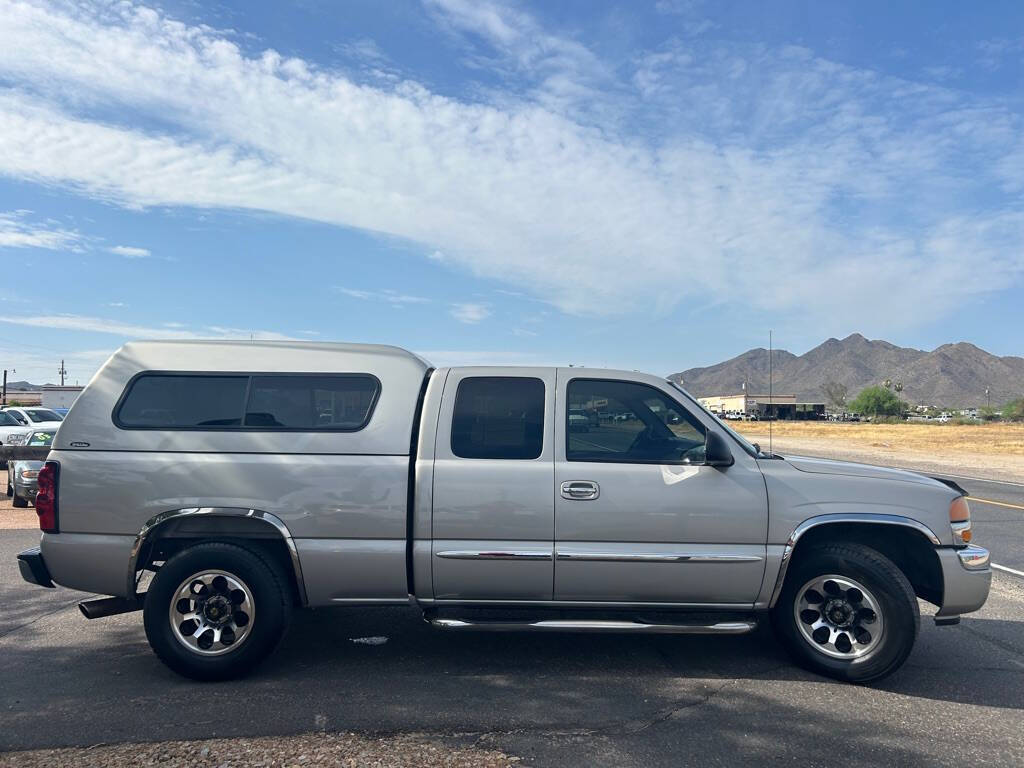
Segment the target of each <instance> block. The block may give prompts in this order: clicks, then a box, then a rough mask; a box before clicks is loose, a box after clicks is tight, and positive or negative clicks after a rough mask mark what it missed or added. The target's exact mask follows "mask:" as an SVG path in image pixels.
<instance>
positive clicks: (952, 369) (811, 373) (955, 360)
mask: <svg viewBox="0 0 1024 768" xmlns="http://www.w3.org/2000/svg"><path fill="white" fill-rule="evenodd" d="M669 378H670V379H672V380H674V381H680V382H682V384H683V386H684V387H686V389H687V390H688V391H689V392H691V393H692V394H694V395H697V396H701V397H703V396H707V395H729V394H738V393H740V392H741V391H742V390H743V385H744V382H746V388H747V391H748V392H750V393H751V394H762V393H766V392H767V391H768V350H766V349H763V348H758V349H751V350H749V351H747V352H744V353H743V354H742V355H739V356H737V357H734V358H732V359H731V360H726V361H725V362H723V363H718V364H717V365H711V366H708V367H706V368H691V369H689V370H687V371H682V372H680V373H674V374H672V375H671V376H669ZM886 379H890V380H892V381H893V382H897V381H899V382H902V383H903V399H904V400H906V401H907V402H909V403H913V404H926V405H935V406H942V407H971V406H982V405H986V404H987V402H988V401H989V400H990V401H991V403H992V405H993V406H997V405H1002V404H1003V403H1005V402H1008V401H1010V400H1013V399H1016V398H1019V397H1022V396H1024V357H1012V356H1008V357H998V356H996V355H993V354H990V353H988V352H986V351H985V350H983V349H980V348H978V347H976V346H974V345H973V344H969V343H967V342H959V343H956V344H943V345H942V346H941V347H938V348H936V349H933V350H932V351H930V352H927V351H925V350H920V349H912V348H910V347H898V346H896V345H895V344H890V343H889V342H887V341H881V340H870V339H866V338H864V337H863V336H861V335H860V334H859V333H854V334H851V335H850V336H847V337H846V338H845V339H829V340H828V341H826V342H824V343H823V344H819V345H818V346H817V347H815V348H814V349H812V350H810V351H809V352H806V353H804V354H802V355H794V354H792V353H791V352H787V351H786V350H784V349H776V350H774V351H773V352H772V385H773V390H774V391H775V392H776V393H778V394H795V395H797V399H798V400H801V401H813V402H828V398H827V397H826V395H825V389H826V386H827V385H828V384H830V383H838V384H841V385H843V386H845V387H846V388H847V393H848V394H847V400H848V401H849V400H852V399H853V398H854V397H856V396H857V393H858V392H860V390H862V389H863V388H864V387H869V386H873V385H877V384H881V383H882V382H883V381H885V380H886ZM986 389H988V390H989V395H988V396H986V394H985V390H986Z"/></svg>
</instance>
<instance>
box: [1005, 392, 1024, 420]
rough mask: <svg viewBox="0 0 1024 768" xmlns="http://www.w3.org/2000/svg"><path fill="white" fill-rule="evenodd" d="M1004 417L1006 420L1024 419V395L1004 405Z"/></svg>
mask: <svg viewBox="0 0 1024 768" xmlns="http://www.w3.org/2000/svg"><path fill="white" fill-rule="evenodd" d="M1003 419H1005V420H1006V421H1024V397H1020V398H1017V399H1016V400H1011V401H1010V402H1008V403H1007V404H1006V405H1004V406H1003Z"/></svg>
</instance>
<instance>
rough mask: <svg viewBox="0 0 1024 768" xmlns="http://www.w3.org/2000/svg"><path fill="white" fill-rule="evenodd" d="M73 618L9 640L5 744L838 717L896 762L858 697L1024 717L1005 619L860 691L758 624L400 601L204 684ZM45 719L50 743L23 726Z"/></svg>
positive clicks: (796, 729)
mask: <svg viewBox="0 0 1024 768" xmlns="http://www.w3.org/2000/svg"><path fill="white" fill-rule="evenodd" d="M66 611H67V613H66V614H61V615H60V616H59V617H57V616H54V617H52V618H51V619H48V620H47V621H45V622H39V623H38V624H37V625H33V627H26V628H22V629H19V630H16V631H15V632H12V633H10V634H9V635H7V636H6V637H4V638H3V639H2V645H0V677H3V678H4V679H5V684H4V685H3V686H0V734H3V735H2V736H0V749H4V748H6V749H11V748H26V747H30V746H41V745H59V744H62V743H75V742H76V741H77V740H79V739H84V740H85V743H95V742H100V741H109V742H113V741H119V740H120V741H132V740H136V741H151V740H159V739H172V738H182V737H183V736H182V730H181V728H182V725H183V724H187V725H188V733H189V736H188V738H201V737H209V736H212V735H232V734H238V735H242V734H246V735H248V734H265V735H273V734H284V733H295V732H301V731H309V730H315V729H318V728H323V729H328V730H359V731H403V732H407V731H416V732H425V733H431V732H433V733H439V734H450V733H453V732H462V733H489V734H493V733H505V734H510V733H513V732H520V731H524V730H525V731H528V732H533V733H535V734H553V733H559V734H565V733H570V734H577V735H587V736H588V737H594V738H597V737H602V738H603V737H605V736H607V737H609V738H611V737H613V736H614V738H616V739H626V740H630V739H634V738H636V739H642V738H648V737H650V736H651V735H652V733H653V732H655V731H658V730H661V729H672V728H678V727H679V723H678V722H676V721H678V720H679V719H681V718H687V723H688V725H687V728H690V727H691V726H690V724H689V723H690V720H689V718H695V719H698V720H700V721H702V722H703V721H705V720H707V721H708V723H709V725H708V728H710V729H712V730H713V731H714V732H715V733H716V734H717V738H718V739H720V740H721V739H726V742H727V741H728V739H729V738H730V736H729V734H730V733H731V735H732V737H735V738H736V739H737V749H739V748H740V745H739V740H740V739H741V736H743V734H749V733H753V732H756V733H757V734H759V735H760V737H763V738H765V739H773V738H778V739H780V740H783V741H785V742H786V743H787V744H793V743H802V741H803V740H804V739H806V740H807V742H808V747H810V746H811V742H812V741H813V739H814V738H818V739H819V741H820V739H821V732H822V731H821V729H822V728H823V727H825V726H824V725H823V723H829V722H831V723H832V725H831V726H828V727H834V728H837V729H840V730H841V731H842V733H843V734H844V741H846V742H847V743H850V740H851V739H853V738H856V735H857V732H858V731H863V733H864V734H865V736H864V738H868V736H867V734H870V740H871V746H870V748H869V750H868V751H867V752H865V753H864V754H865V755H871V756H873V759H875V760H882V759H888V760H896V761H898V762H899V763H905V762H907V761H908V760H910V759H911V758H912V757H914V756H915V753H914V752H913V747H912V746H908V743H909V742H908V739H907V735H906V733H905V732H903V731H900V730H899V728H907V727H910V726H908V725H906V724H905V723H906V721H905V720H899V719H898V718H897V719H895V720H894V722H896V721H898V722H899V723H904V725H893V731H892V734H891V736H892V738H891V739H889V740H887V738H886V734H885V733H884V732H883V730H884V727H885V726H883V725H880V724H879V721H878V719H877V718H866V717H865V718H859V717H857V716H856V715H855V714H851V713H850V711H849V710H847V711H846V714H845V715H844V714H843V710H844V708H846V707H848V706H849V705H850V702H851V701H852V702H854V703H855V704H857V706H863V707H864V708H865V710H864V711H868V710H870V709H873V708H877V707H878V706H879V702H880V701H888V702H889V704H890V705H893V706H895V705H896V704H897V703H898V702H899V700H900V699H902V698H903V697H905V696H909V697H916V698H918V699H928V700H934V701H936V702H949V703H953V704H971V705H981V706H985V707H997V708H1003V709H1016V710H1020V709H1024V684H1022V683H1024V656H1022V650H1024V649H1022V648H1021V646H1022V629H1024V625H1022V623H1021V622H1012V621H1000V620H992V619H965V620H964V622H963V624H962V625H961V626H960V627H959V628H952V629H949V628H947V629H941V630H938V629H936V628H934V627H932V626H930V623H929V624H923V629H922V636H921V640H920V642H919V645H918V647H917V649H916V650H915V652H914V654H913V655H912V657H911V659H910V661H909V662H908V664H907V665H906V666H905V667H904V669H903V670H901V671H900V672H898V673H897V674H896V675H894V676H893V677H891V678H889V679H888V680H886V681H883V682H882V683H880V684H878V685H877V686H874V687H856V686H848V685H846V684H843V683H838V682H834V681H831V680H827V679H824V678H820V677H817V676H815V675H812V674H810V673H807V672H804V671H803V670H801V669H799V668H798V667H796V666H795V665H793V664H792V663H791V662H790V660H789V659H788V657H787V656H786V654H785V653H784V652H783V650H782V649H781V648H780V647H779V646H778V645H777V644H776V643H775V641H774V638H773V636H772V634H771V632H770V631H769V630H767V629H764V628H763V629H759V630H758V631H757V632H755V633H753V634H751V635H746V636H741V637H730V638H716V637H706V636H666V635H651V636H637V635H631V636H622V635H572V634H539V633H502V634H498V633H477V632H473V633H470V632H466V633H447V632H443V631H439V630H435V629H431V628H430V627H428V626H427V625H425V624H424V623H423V622H422V621H420V620H419V618H418V616H417V615H416V614H414V613H412V612H410V611H409V610H408V609H395V608H389V609H370V608H359V609H329V610H319V611H303V612H298V613H296V615H295V617H294V620H293V623H292V626H291V629H290V632H289V634H288V635H287V637H286V639H285V640H284V642H283V643H282V645H281V647H280V648H279V649H278V651H277V652H276V653H275V654H274V656H272V657H271V658H270V659H269V660H268V661H267V662H266V663H264V665H263V666H261V667H260V668H259V669H258V670H257V671H256V672H255V673H254V674H253V675H251V676H250V677H248V678H246V679H244V680H241V681H232V682H227V683H211V684H201V683H195V682H193V681H189V680H185V679H183V678H180V677H178V676H177V675H175V674H173V673H172V672H170V671H169V670H167V669H166V668H165V667H164V666H163V665H162V664H161V663H160V662H159V661H158V660H157V659H156V657H155V656H153V654H152V653H151V652H150V650H149V647H148V645H147V644H146V640H145V636H144V633H143V631H142V626H141V616H140V615H139V614H137V613H136V614H128V615H124V616H118V617H113V618H111V619H105V620H98V621H94V622H88V623H84V620H82V619H80V617H79V616H78V612H77V610H76V609H75V608H73V607H72V608H68V609H66ZM58 618H59V619H60V621H59V623H58V622H57V621H56V620H57V619H58ZM58 626H59V627H60V628H61V629H60V630H57V629H56V627H58ZM47 627H49V628H48V629H47ZM67 629H71V630H72V631H70V632H67V631H64V630H67ZM1018 665H1019V666H1018ZM40 670H45V674H41V673H40ZM889 694H900V696H898V697H896V698H893V697H890V696H889ZM839 700H842V701H844V702H845V703H844V705H842V706H836V705H835V704H834V703H833V702H836V701H839ZM915 706H927V705H915ZM915 711H916V710H915ZM939 711H940V710H938V709H936V712H935V714H937V713H938V712H939ZM766 712H767V713H770V716H766ZM40 716H45V717H46V718H47V722H48V728H47V729H46V730H47V732H46V733H45V734H44V733H40V732H39V730H38V729H37V728H34V726H33V723H34V722H37V721H38V718H39V717H40ZM922 716H923V715H922ZM975 716H980V715H977V714H975ZM709 718H710V719H709ZM83 729H87V730H85V731H83ZM880 729H882V730H880ZM83 732H84V733H87V734H88V736H80V735H78V734H80V733H83ZM695 738H697V737H696V736H695ZM744 738H745V736H744ZM794 739H795V740H796V742H794ZM897 742H901V743H902V744H903V746H899V745H898V744H897ZM637 749H638V750H641V751H642V745H638V746H637ZM720 749H721V747H720V748H719V753H720V754H721V752H720ZM566 759H569V760H571V755H567V758H566Z"/></svg>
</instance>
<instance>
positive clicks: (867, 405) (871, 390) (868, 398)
mask: <svg viewBox="0 0 1024 768" xmlns="http://www.w3.org/2000/svg"><path fill="white" fill-rule="evenodd" d="M849 408H850V410H851V411H854V412H855V413H863V414H865V415H867V416H871V417H872V420H873V421H877V420H878V417H879V416H901V415H902V414H903V401H902V400H900V399H899V398H898V397H897V396H896V395H894V394H893V393H892V392H890V391H889V390H888V389H886V388H885V387H867V388H866V389H862V390H861V392H860V394H859V395H857V397H856V399H855V400H854V401H853V402H852V403H850V405H849Z"/></svg>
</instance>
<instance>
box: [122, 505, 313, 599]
mask: <svg viewBox="0 0 1024 768" xmlns="http://www.w3.org/2000/svg"><path fill="white" fill-rule="evenodd" d="M192 515H204V516H209V517H245V518H250V519H253V520H260V521H262V522H264V523H267V524H269V525H271V526H272V527H273V528H274V529H275V530H276V531H277V533H278V535H280V537H281V539H282V540H283V541H284V544H285V546H286V547H287V549H288V556H289V558H290V559H291V563H292V571H293V573H294V575H295V583H296V585H297V586H298V588H299V597H300V599H301V600H302V604H303V605H306V604H307V602H308V600H307V598H306V582H305V581H304V580H303V578H302V565H301V564H300V563H299V550H298V549H297V548H296V546H295V540H294V539H293V538H292V534H291V531H289V530H288V526H286V525H285V524H284V522H283V521H282V520H281V518H279V517H278V516H277V515H275V514H272V513H270V512H264V511H262V510H259V509H247V508H245V507H186V508H184V509H169V510H167V511H165V512H161V513H159V514H157V515H154V516H153V517H151V518H149V520H147V521H146V523H145V525H143V526H142V528H141V530H140V531H139V532H138V534H137V535H136V536H135V541H134V543H133V544H132V549H131V553H130V554H129V556H128V590H127V592H126V594H128V595H134V594H135V593H136V590H137V586H138V582H137V578H136V573H137V570H138V562H139V556H140V555H141V554H142V550H143V548H144V547H145V545H146V542H147V541H148V540H149V537H150V535H151V534H152V533H153V531H154V530H156V529H158V528H160V526H162V525H163V524H164V523H167V522H168V521H170V520H178V519H180V518H182V517H187V516H192Z"/></svg>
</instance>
